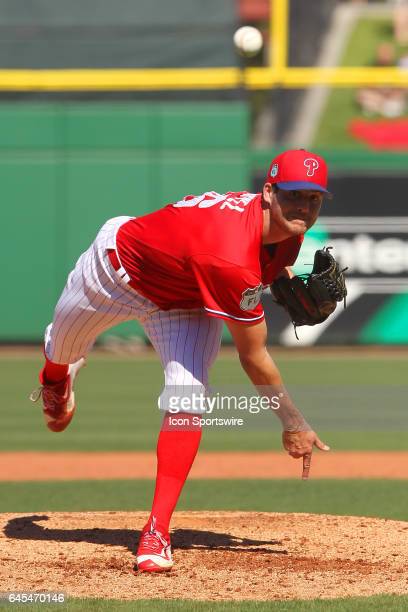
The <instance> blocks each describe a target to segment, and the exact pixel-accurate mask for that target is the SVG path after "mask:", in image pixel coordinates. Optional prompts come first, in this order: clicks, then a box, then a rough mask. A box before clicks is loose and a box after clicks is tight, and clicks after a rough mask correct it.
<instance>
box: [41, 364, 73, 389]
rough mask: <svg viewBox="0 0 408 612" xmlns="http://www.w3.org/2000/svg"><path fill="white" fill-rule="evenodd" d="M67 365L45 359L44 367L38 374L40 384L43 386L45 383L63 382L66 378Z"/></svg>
mask: <svg viewBox="0 0 408 612" xmlns="http://www.w3.org/2000/svg"><path fill="white" fill-rule="evenodd" d="M68 367H69V364H67V363H54V362H53V361H50V360H49V359H48V358H47V357H46V358H45V366H44V367H43V369H42V370H41V372H40V383H41V384H42V385H43V384H44V383H45V382H47V383H50V384H53V383H58V382H61V381H63V380H64V378H66V377H67V376H68Z"/></svg>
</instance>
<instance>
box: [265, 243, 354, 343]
mask: <svg viewBox="0 0 408 612" xmlns="http://www.w3.org/2000/svg"><path fill="white" fill-rule="evenodd" d="M331 248H332V247H326V248H324V249H320V250H318V251H316V253H315V257H314V263H313V270H312V272H311V273H310V274H301V275H299V276H294V277H293V278H290V279H289V278H284V277H282V278H278V279H276V281H274V283H273V284H272V285H271V291H272V293H273V295H274V297H275V300H276V303H277V304H279V305H280V306H283V308H285V310H287V312H288V314H289V316H290V318H291V319H292V323H293V325H294V327H295V333H296V327H298V326H300V325H316V324H317V323H322V322H323V321H325V320H326V319H327V317H328V316H330V315H331V314H332V312H334V310H335V309H336V307H337V302H341V301H344V307H346V295H347V288H346V283H345V278H344V272H345V270H347V268H344V270H340V267H339V264H338V263H337V261H336V260H335V259H334V257H333V255H332V254H331V253H330V249H331ZM296 337H297V335H296Z"/></svg>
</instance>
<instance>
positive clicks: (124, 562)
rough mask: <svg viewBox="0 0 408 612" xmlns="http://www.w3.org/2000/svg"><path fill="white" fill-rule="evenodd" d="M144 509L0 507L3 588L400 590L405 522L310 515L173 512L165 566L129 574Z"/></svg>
mask: <svg viewBox="0 0 408 612" xmlns="http://www.w3.org/2000/svg"><path fill="white" fill-rule="evenodd" d="M146 518H147V513H145V512H129V513H126V512H92V513H91V512H90V513H67V512H61V513H45V514H42V515H30V514H27V513H26V514H3V515H0V520H1V536H0V558H1V564H0V583H1V585H2V590H3V591H13V590H16V588H17V587H18V590H19V591H26V592H27V591H58V592H64V593H65V594H66V595H68V596H76V597H102V598H114V599H128V600H136V599H143V598H152V597H154V598H163V599H174V598H184V599H206V600H239V599H241V600H245V599H248V600H273V599H298V598H300V599H312V598H317V597H319V598H335V597H349V596H357V595H374V594H379V593H393V594H406V593H407V592H408V576H407V572H406V567H407V561H408V524H407V523H405V522H399V521H392V520H384V519H373V518H359V517H352V516H347V517H345V516H341V517H340V516H328V515H313V514H278V513H260V512H256V513H254V512H177V513H176V514H175V515H174V520H173V529H172V542H173V547H174V558H175V567H174V568H173V570H172V571H171V572H169V573H166V574H160V575H145V574H140V573H139V574H138V573H137V574H135V575H134V574H133V573H132V566H133V563H134V551H135V547H136V542H137V539H138V535H139V531H140V529H141V528H142V526H143V524H144V522H145V520H146Z"/></svg>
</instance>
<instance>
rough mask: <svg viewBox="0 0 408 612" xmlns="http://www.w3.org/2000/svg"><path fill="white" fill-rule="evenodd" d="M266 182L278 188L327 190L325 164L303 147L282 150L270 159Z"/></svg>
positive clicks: (321, 159) (320, 158)
mask: <svg viewBox="0 0 408 612" xmlns="http://www.w3.org/2000/svg"><path fill="white" fill-rule="evenodd" d="M265 182H266V183H271V184H275V185H277V186H278V187H279V189H284V190H290V189H313V190H315V191H324V192H325V193H329V192H328V191H327V165H326V162H325V161H324V159H323V158H322V157H319V155H315V154H314V153H311V152H310V151H305V150H304V149H296V150H290V151H284V152H283V153H281V154H280V155H278V156H277V157H275V159H273V160H272V163H271V165H270V166H269V170H268V175H267V177H266V181H265Z"/></svg>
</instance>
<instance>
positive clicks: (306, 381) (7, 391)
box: [0, 356, 408, 451]
mask: <svg viewBox="0 0 408 612" xmlns="http://www.w3.org/2000/svg"><path fill="white" fill-rule="evenodd" d="M277 362H278V364H279V367H280V369H281V372H282V374H283V376H284V379H285V381H286V384H287V386H288V388H289V390H290V391H291V393H292V395H293V397H294V398H295V400H296V402H297V404H298V406H299V408H300V409H301V410H302V411H303V412H304V414H305V416H306V418H307V419H308V420H309V421H310V423H311V425H312V426H313V427H314V428H315V429H316V430H317V431H318V432H319V434H320V436H321V437H322V439H324V440H325V441H327V443H328V444H330V446H332V448H334V449H365V450H370V449H379V450H396V449H401V450H403V449H406V448H408V431H407V427H406V419H405V413H404V410H405V405H406V395H407V381H406V371H407V359H406V358H391V357H381V358H380V357H378V358H368V359H364V358H361V357H351V358H350V357H349V356H347V357H344V358H341V359H340V358H339V359H336V358H332V357H328V358H314V357H310V356H308V357H303V358H299V357H294V358H292V359H288V358H284V359H283V358H281V359H278V360H277ZM40 363H41V360H40V357H39V358H38V359H29V358H27V359H22V360H17V359H7V358H5V357H2V358H1V359H0V386H1V389H2V410H1V430H0V448H1V449H2V450H54V451H75V450H87V451H114V450H153V449H154V448H155V445H156V438H157V432H158V429H159V427H160V422H161V414H160V413H159V410H158V409H157V404H156V401H157V396H158V394H159V393H160V389H161V385H162V376H163V375H162V371H161V366H160V364H159V362H158V360H157V359H155V358H154V357H153V358H151V357H148V358H146V359H142V358H134V359H131V358H117V357H116V358H115V357H103V358H101V357H95V356H91V358H90V360H89V365H88V366H87V368H85V369H84V370H83V371H82V372H81V374H80V377H79V378H78V381H77V386H76V391H77V400H78V410H77V414H76V416H75V418H74V420H73V422H72V424H71V425H70V427H69V428H68V429H67V430H66V431H65V432H63V433H60V434H54V433H51V432H49V431H48V430H47V429H46V427H45V425H44V423H43V417H42V411H41V402H38V403H37V404H32V403H31V402H29V401H28V399H27V396H28V394H29V392H30V391H31V389H32V388H33V387H34V386H35V385H36V380H37V373H38V369H39V367H40ZM320 381H321V382H320ZM211 382H212V384H213V385H223V386H225V385H227V386H229V388H233V387H234V386H238V387H242V386H244V385H245V386H246V388H249V383H248V381H247V378H246V376H245V374H244V373H243V371H242V369H241V367H240V365H239V363H238V361H237V359H236V358H235V357H233V356H231V357H225V356H224V357H220V358H219V360H218V361H217V362H216V365H215V366H214V369H213V372H212V377H211ZM265 417H266V418H265ZM251 427H252V429H246V430H242V429H239V428H234V429H233V430H225V429H216V428H207V429H206V430H205V432H204V436H203V443H202V447H201V448H202V450H267V449H279V448H281V442H280V436H281V434H280V424H279V421H278V419H277V418H276V417H275V416H274V415H270V414H269V413H268V414H264V416H263V420H260V419H259V418H258V417H255V419H252V425H251Z"/></svg>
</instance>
